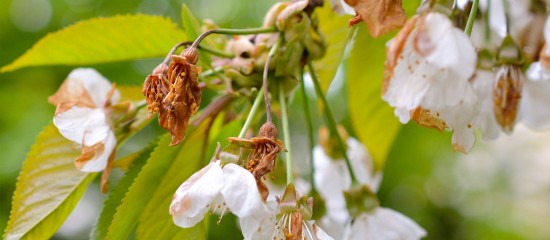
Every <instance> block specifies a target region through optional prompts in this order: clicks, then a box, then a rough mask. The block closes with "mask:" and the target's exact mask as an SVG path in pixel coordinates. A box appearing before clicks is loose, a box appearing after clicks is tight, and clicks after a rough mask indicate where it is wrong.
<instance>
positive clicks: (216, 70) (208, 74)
mask: <svg viewBox="0 0 550 240" xmlns="http://www.w3.org/2000/svg"><path fill="white" fill-rule="evenodd" d="M220 72H223V68H222V67H219V68H211V69H208V70H206V71H204V72H201V74H199V78H205V77H211V76H213V75H216V74H218V73H220Z"/></svg>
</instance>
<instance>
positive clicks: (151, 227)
mask: <svg viewBox="0 0 550 240" xmlns="http://www.w3.org/2000/svg"><path fill="white" fill-rule="evenodd" d="M206 137H207V134H205V133H204V129H197V130H195V132H194V133H193V134H192V135H190V136H188V137H186V138H187V141H186V142H185V143H183V144H182V146H181V147H180V149H179V150H178V151H177V152H175V154H176V155H175V156H174V158H173V159H172V160H171V161H167V160H168V159H163V160H164V161H167V162H170V167H169V168H168V169H167V171H166V172H164V174H163V175H162V177H160V178H156V179H155V181H154V182H153V183H149V184H154V185H157V186H158V187H156V188H155V191H154V193H153V194H152V197H151V199H150V200H149V203H148V204H147V206H146V207H145V208H144V209H143V213H142V214H141V216H140V217H139V225H138V227H137V230H136V236H137V238H138V239H206V232H207V230H206V226H207V225H205V224H207V223H208V221H203V222H202V223H200V224H197V225H196V226H194V227H192V228H181V227H178V226H176V225H175V224H174V223H173V221H172V216H170V215H169V214H168V209H169V208H170V203H171V202H172V197H173V196H174V193H175V192H176V190H177V189H178V187H179V186H180V185H181V184H182V183H183V182H184V181H185V180H187V179H188V178H189V177H190V176H191V175H192V174H193V173H195V172H196V171H198V170H199V169H201V168H202V167H203V166H204V164H205V162H206V161H204V160H205V156H203V155H202V153H203V151H202V149H203V145H204V144H205V143H206V142H205V138H206ZM209 158H210V156H208V159H209ZM156 160H161V159H156ZM163 160H161V161H163Z"/></svg>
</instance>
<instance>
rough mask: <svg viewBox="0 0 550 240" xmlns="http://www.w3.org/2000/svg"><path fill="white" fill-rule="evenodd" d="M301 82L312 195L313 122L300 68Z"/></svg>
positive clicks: (313, 173)
mask: <svg viewBox="0 0 550 240" xmlns="http://www.w3.org/2000/svg"><path fill="white" fill-rule="evenodd" d="M300 76H301V81H302V84H301V85H300V86H301V90H302V101H303V106H304V115H305V117H306V125H307V136H308V144H309V146H308V148H309V149H308V150H309V165H310V168H311V169H310V175H309V181H310V183H311V192H312V194H315V193H316V192H317V189H315V179H314V177H315V167H314V165H313V161H314V159H313V146H314V145H315V139H314V138H313V121H312V120H311V113H310V112H309V103H308V98H307V94H306V86H305V81H304V69H303V68H302V71H301V74H300Z"/></svg>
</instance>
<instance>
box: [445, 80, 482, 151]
mask: <svg viewBox="0 0 550 240" xmlns="http://www.w3.org/2000/svg"><path fill="white" fill-rule="evenodd" d="M436 111H437V112H439V113H440V116H441V118H443V119H444V120H445V122H446V123H447V125H448V126H449V127H450V128H452V129H453V147H454V149H455V150H458V151H461V152H463V153H468V152H469V151H470V149H471V148H472V146H473V145H474V142H475V135H474V124H475V121H476V117H477V116H478V114H479V104H478V101H477V96H476V95H475V92H474V90H473V89H472V88H471V87H468V91H466V96H465V97H464V99H463V100H462V102H460V103H459V104H458V105H457V106H454V107H451V108H447V109H436Z"/></svg>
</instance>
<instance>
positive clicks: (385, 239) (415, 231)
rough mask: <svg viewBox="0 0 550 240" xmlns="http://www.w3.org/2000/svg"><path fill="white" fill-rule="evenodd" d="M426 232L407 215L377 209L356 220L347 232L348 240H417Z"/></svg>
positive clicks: (385, 209)
mask: <svg viewBox="0 0 550 240" xmlns="http://www.w3.org/2000/svg"><path fill="white" fill-rule="evenodd" d="M425 236H426V231H425V230H424V229H422V228H421V227H420V226H418V224H417V223H415V222H414V221H412V220H411V219H409V218H408V217H406V216H405V215H403V214H401V213H399V212H396V211H394V210H391V209H389V208H383V207H377V208H375V209H374V210H373V211H372V212H369V213H363V214H361V215H360V216H359V217H358V218H356V219H355V220H354V221H353V222H352V223H351V224H350V225H349V228H348V230H347V232H346V236H345V237H344V239H348V240H362V239H372V240H416V239H421V238H423V237H425Z"/></svg>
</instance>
